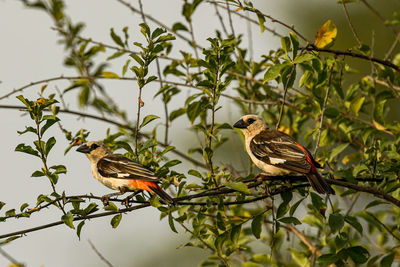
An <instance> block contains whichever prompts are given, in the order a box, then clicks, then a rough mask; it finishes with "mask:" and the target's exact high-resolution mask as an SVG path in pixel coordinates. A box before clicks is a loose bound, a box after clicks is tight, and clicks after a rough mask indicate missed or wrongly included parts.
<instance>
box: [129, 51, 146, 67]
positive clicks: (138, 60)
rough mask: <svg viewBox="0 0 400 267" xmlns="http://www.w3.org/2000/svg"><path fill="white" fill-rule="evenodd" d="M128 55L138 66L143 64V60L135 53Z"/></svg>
mask: <svg viewBox="0 0 400 267" xmlns="http://www.w3.org/2000/svg"><path fill="white" fill-rule="evenodd" d="M130 57H131V58H133V59H134V60H135V61H136V62H137V63H139V65H140V66H142V67H143V66H144V62H143V60H142V59H141V58H140V57H139V56H138V55H137V54H130Z"/></svg>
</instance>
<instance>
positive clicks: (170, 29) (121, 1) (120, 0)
mask: <svg viewBox="0 0 400 267" xmlns="http://www.w3.org/2000/svg"><path fill="white" fill-rule="evenodd" d="M115 1H117V2H119V3H121V4H122V5H124V6H126V7H127V8H129V9H130V10H131V11H132V12H134V13H137V14H140V10H138V9H137V8H135V7H134V6H132V5H131V4H129V3H128V2H126V1H125V0H115ZM143 15H144V16H145V17H146V18H147V19H148V20H150V21H152V22H154V23H155V24H157V25H159V26H161V27H163V28H164V29H166V30H167V31H169V32H172V33H174V35H175V36H177V37H179V38H181V39H182V40H184V41H186V42H188V43H190V42H191V40H190V39H189V38H187V37H186V36H184V35H182V34H180V33H179V32H176V31H174V30H172V28H170V27H168V26H167V25H166V24H164V23H162V22H161V21H159V20H157V19H155V18H153V17H152V16H150V15H149V14H146V13H143ZM195 46H196V47H197V48H200V49H202V48H203V47H201V46H199V45H198V44H195Z"/></svg>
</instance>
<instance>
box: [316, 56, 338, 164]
mask: <svg viewBox="0 0 400 267" xmlns="http://www.w3.org/2000/svg"><path fill="white" fill-rule="evenodd" d="M334 66H335V63H333V64H332V66H331V67H330V68H329V78H328V85H327V88H326V93H325V99H324V105H323V106H322V110H321V120H320V123H319V132H318V138H317V143H316V144H315V148H314V158H315V157H316V156H317V151H318V147H319V142H320V140H321V133H322V129H323V126H324V116H325V110H326V104H327V103H328V98H329V91H330V89H331V80H332V73H333V67H334Z"/></svg>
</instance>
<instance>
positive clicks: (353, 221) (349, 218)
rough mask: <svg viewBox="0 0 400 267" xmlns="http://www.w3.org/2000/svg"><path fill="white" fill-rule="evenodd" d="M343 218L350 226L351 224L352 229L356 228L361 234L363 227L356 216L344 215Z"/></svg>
mask: <svg viewBox="0 0 400 267" xmlns="http://www.w3.org/2000/svg"><path fill="white" fill-rule="evenodd" d="M344 220H345V221H346V222H347V223H348V224H350V225H351V226H353V227H354V229H356V230H357V231H358V232H359V233H360V235H362V234H363V227H362V225H361V224H360V223H359V222H358V220H357V218H355V217H352V216H345V217H344Z"/></svg>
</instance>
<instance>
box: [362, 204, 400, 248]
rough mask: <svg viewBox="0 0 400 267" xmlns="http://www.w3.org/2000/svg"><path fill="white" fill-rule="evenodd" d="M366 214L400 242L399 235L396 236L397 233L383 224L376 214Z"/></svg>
mask: <svg viewBox="0 0 400 267" xmlns="http://www.w3.org/2000/svg"><path fill="white" fill-rule="evenodd" d="M365 213H366V214H368V215H369V216H371V217H372V218H373V219H374V220H375V221H376V222H377V223H378V224H380V225H381V226H382V227H383V228H385V230H386V231H388V233H389V234H390V235H391V236H393V237H394V238H395V239H396V240H397V241H400V237H398V236H397V235H395V233H394V232H393V231H392V230H391V229H390V228H389V227H388V226H387V225H386V224H384V223H383V222H381V221H380V220H379V219H378V218H377V217H376V216H375V215H374V214H372V213H371V212H368V211H365Z"/></svg>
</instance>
